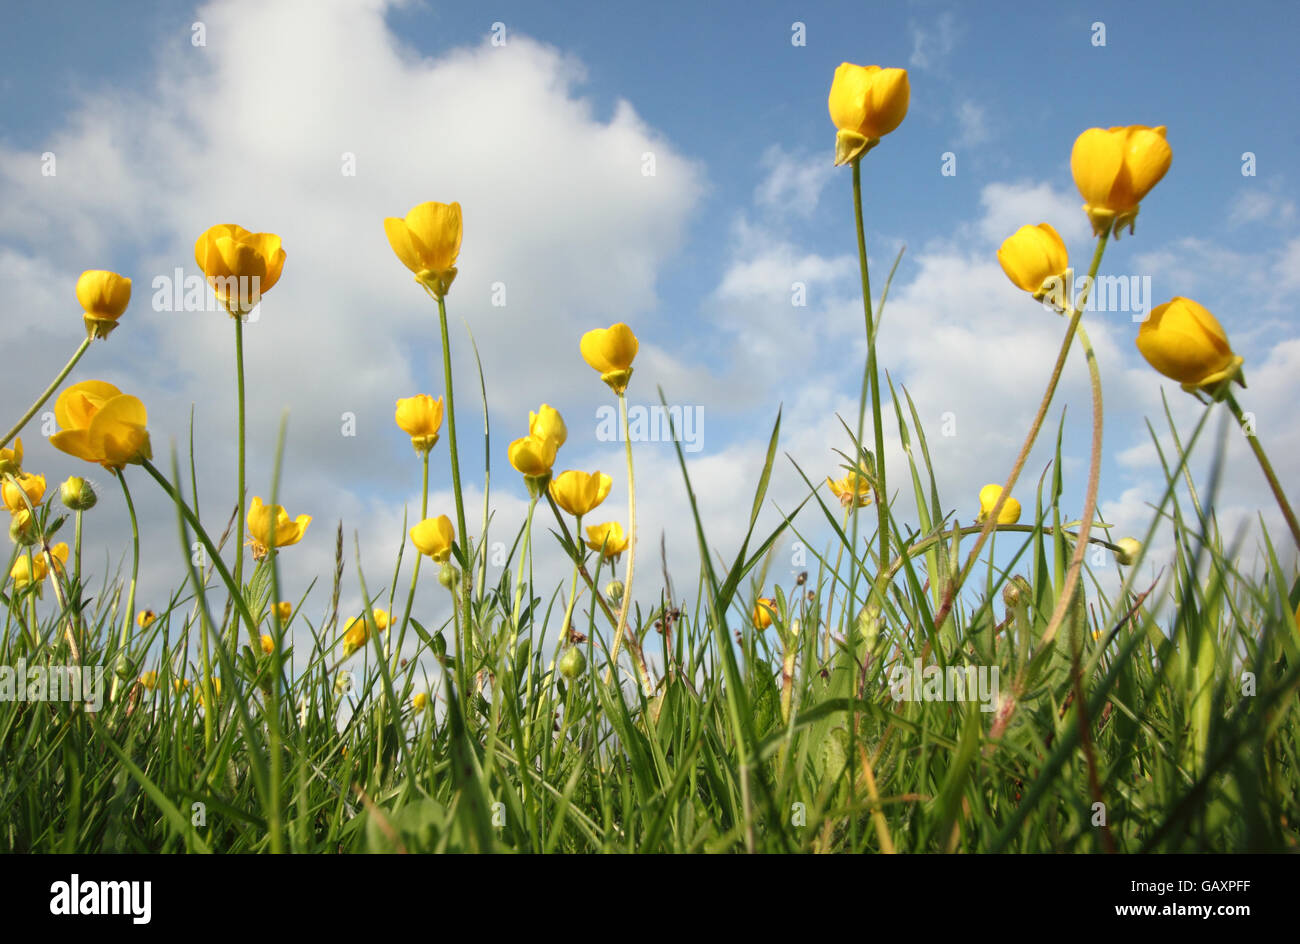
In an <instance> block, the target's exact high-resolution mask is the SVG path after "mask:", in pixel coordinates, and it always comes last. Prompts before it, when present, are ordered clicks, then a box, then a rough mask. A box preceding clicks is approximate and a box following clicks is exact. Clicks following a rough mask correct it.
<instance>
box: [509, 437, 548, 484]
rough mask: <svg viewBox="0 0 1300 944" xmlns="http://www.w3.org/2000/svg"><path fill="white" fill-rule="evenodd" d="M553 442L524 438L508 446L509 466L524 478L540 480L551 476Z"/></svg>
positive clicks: (536, 438)
mask: <svg viewBox="0 0 1300 944" xmlns="http://www.w3.org/2000/svg"><path fill="white" fill-rule="evenodd" d="M555 450H556V445H555V440H554V439H540V438H538V437H537V436H524V437H523V438H522V439H516V440H515V441H514V442H512V443H511V444H510V447H509V449H507V450H506V454H507V455H508V456H509V457H510V464H511V465H512V466H514V467H515V469H516V470H517V471H518V472H519V473H520V474H521V475H523V476H524V477H525V478H541V477H542V476H547V475H550V474H551V466H553V465H555Z"/></svg>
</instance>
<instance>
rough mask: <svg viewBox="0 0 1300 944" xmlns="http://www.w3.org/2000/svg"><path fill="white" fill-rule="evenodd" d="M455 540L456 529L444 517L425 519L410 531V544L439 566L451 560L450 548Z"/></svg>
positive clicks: (449, 520)
mask: <svg viewBox="0 0 1300 944" xmlns="http://www.w3.org/2000/svg"><path fill="white" fill-rule="evenodd" d="M455 540H456V528H455V527H454V526H453V525H452V523H451V519H450V518H448V517H447V516H446V515H439V516H438V517H436V518H425V519H424V520H423V521H421V522H420V523H419V524H417V525H416V526H415V527H414V528H412V529H411V543H412V544H414V545H415V548H416V550H418V551H419V552H420V553H421V554H424V555H426V556H428V557H432V558H433V559H434V560H435V561H437V562H438V563H439V564H445V563H447V561H449V560H450V559H451V546H452V544H453V543H454V542H455Z"/></svg>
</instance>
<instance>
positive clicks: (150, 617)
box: [135, 610, 158, 629]
mask: <svg viewBox="0 0 1300 944" xmlns="http://www.w3.org/2000/svg"><path fill="white" fill-rule="evenodd" d="M157 619H158V614H157V613H155V612H154V611H153V610H141V611H140V612H139V613H137V614H135V624H136V625H137V626H139V627H140V628H141V629H148V628H149V627H150V626H152V625H153V624H154V622H155V621H156V620H157Z"/></svg>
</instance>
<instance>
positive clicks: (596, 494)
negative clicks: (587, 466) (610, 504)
mask: <svg viewBox="0 0 1300 944" xmlns="http://www.w3.org/2000/svg"><path fill="white" fill-rule="evenodd" d="M613 484H614V482H613V479H611V478H610V477H609V476H608V475H606V474H605V473H604V472H599V471H597V472H593V473H591V474H590V475H588V474H587V473H586V472H580V471H578V470H577V469H570V470H569V471H567V472H561V473H560V474H559V475H557V476H556V477H555V478H553V479H552V480H551V485H550V492H551V497H552V498H554V499H555V503H556V504H557V505H559V506H560V507H561V508H563V509H564V510H565V511H567V512H568V513H569V514H571V515H577V516H579V517H581V516H582V515H585V514H587V513H588V512H589V511H591V510H592V509H593V508H595V507H596V506H597V505H599V504H600V503H601V502H603V501H604V500H605V497H606V496H607V495H608V494H609V489H610V486H612V485H613Z"/></svg>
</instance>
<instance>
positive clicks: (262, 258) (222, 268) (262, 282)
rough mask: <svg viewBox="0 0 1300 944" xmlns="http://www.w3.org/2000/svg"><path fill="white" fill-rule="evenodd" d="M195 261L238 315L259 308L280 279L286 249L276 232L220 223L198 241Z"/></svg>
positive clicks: (215, 291) (227, 308)
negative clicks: (251, 229)
mask: <svg viewBox="0 0 1300 944" xmlns="http://www.w3.org/2000/svg"><path fill="white" fill-rule="evenodd" d="M194 261H195V262H197V263H198V264H199V268H200V269H202V270H203V274H204V275H205V276H207V279H208V284H209V285H211V286H212V291H213V292H214V293H215V294H216V296H217V299H218V301H220V302H221V304H222V305H224V306H225V307H226V311H228V312H230V316H231V317H232V318H238V317H242V316H243V315H246V314H248V313H249V312H250V311H252V310H253V309H254V308H256V307H257V305H258V303H259V302H260V301H261V300H262V296H263V295H265V294H266V293H267V292H269V291H270V290H271V288H272V286H274V285H275V283H276V282H278V281H280V273H281V271H283V269H284V250H283V249H282V248H281V247H280V237H279V236H277V235H275V234H274V233H250V232H249V231H248V230H246V229H244V228H243V227H242V226H236V225H235V224H234V223H218V224H217V225H216V226H213V227H212V228H211V229H209V230H208V231H207V232H205V233H204V234H203V235H202V236H200V237H199V238H198V241H197V242H196V243H195V244H194Z"/></svg>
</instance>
